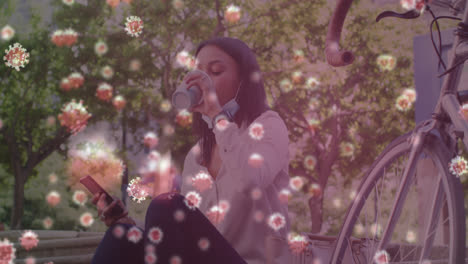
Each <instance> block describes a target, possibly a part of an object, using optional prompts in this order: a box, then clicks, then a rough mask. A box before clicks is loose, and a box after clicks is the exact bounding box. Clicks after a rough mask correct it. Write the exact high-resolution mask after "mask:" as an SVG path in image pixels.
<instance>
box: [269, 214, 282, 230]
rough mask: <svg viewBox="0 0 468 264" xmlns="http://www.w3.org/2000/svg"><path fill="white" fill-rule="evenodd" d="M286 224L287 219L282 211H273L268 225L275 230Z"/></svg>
mask: <svg viewBox="0 0 468 264" xmlns="http://www.w3.org/2000/svg"><path fill="white" fill-rule="evenodd" d="M285 225H286V219H285V218H284V216H283V215H281V214H280V213H273V214H272V215H270V217H269V218H268V226H270V228H272V229H273V230H275V231H278V230H280V229H281V228H283V227H284V226H285Z"/></svg>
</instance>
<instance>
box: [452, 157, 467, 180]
mask: <svg viewBox="0 0 468 264" xmlns="http://www.w3.org/2000/svg"><path fill="white" fill-rule="evenodd" d="M467 167H468V163H467V162H466V160H465V159H464V158H463V157H461V156H456V157H455V158H453V159H452V160H451V161H450V163H449V170H450V172H451V173H452V174H453V175H455V176H457V177H460V176H461V175H463V174H465V173H467Z"/></svg>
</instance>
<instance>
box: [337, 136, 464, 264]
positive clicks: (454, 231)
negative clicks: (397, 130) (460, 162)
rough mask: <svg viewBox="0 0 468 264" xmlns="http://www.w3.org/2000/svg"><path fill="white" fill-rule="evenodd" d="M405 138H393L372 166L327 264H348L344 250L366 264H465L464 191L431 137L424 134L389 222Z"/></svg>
mask: <svg viewBox="0 0 468 264" xmlns="http://www.w3.org/2000/svg"><path fill="white" fill-rule="evenodd" d="M410 136H411V133H407V134H405V135H403V136H400V137H399V138H397V139H396V140H394V141H393V142H392V143H391V144H390V145H389V146H388V147H387V148H386V149H385V150H384V151H383V153H382V154H381V155H380V156H379V157H378V158H377V160H376V161H375V162H374V164H373V165H372V166H371V168H370V170H369V172H368V173H367V174H366V177H365V178H364V179H363V181H362V182H361V185H360V187H359V190H358V191H357V195H356V197H355V200H354V201H353V203H352V204H351V206H350V208H349V209H348V212H347V215H346V217H345V221H344V223H343V226H342V228H341V231H340V234H339V236H338V238H337V241H336V246H335V249H334V252H333V255H332V260H331V262H330V263H333V264H335V263H336V264H341V263H342V262H343V263H347V262H346V261H345V260H343V256H344V253H345V251H347V250H351V251H352V252H353V256H357V255H359V258H360V259H361V260H362V259H365V260H366V262H365V263H424V264H425V263H431V264H435V263H449V264H452V263H465V259H464V258H465V239H466V238H465V235H466V234H465V217H464V215H465V213H464V204H463V201H464V198H463V188H462V185H461V183H460V180H459V179H458V178H456V177H455V176H454V175H452V174H451V173H450V172H449V169H448V167H449V166H448V164H449V162H450V159H451V158H452V156H453V155H451V153H449V151H448V149H447V148H446V146H445V145H443V144H442V142H441V141H440V140H439V139H438V138H437V137H436V136H434V135H432V134H428V135H427V137H426V139H425V142H424V145H423V146H422V152H421V155H420V156H419V157H416V160H415V162H417V163H416V164H415V166H416V167H415V169H414V170H412V171H411V170H410V175H409V176H410V177H409V181H408V182H407V188H406V191H402V193H403V192H404V193H405V194H406V195H403V197H404V198H403V199H402V201H403V202H402V203H400V204H401V206H397V207H396V209H397V210H399V212H400V213H399V214H397V215H398V216H397V217H394V218H393V220H392V221H390V220H389V219H390V218H391V215H392V214H391V212H392V208H393V206H394V200H395V199H396V198H395V196H396V195H397V194H398V190H399V187H400V186H399V185H400V182H401V181H402V178H403V172H404V171H405V168H406V167H407V166H409V165H410V164H409V162H408V161H409V156H410V155H409V154H410V151H411V145H410V143H409V141H408V138H409V137H410ZM411 172H412V173H411ZM433 208H434V209H433ZM395 211H396V210H395ZM389 223H390V226H391V228H388V227H389V225H388V224H389ZM386 229H388V230H386ZM384 234H386V239H383V235H384ZM356 238H357V239H358V240H356ZM350 241H358V243H357V244H358V247H355V246H351V247H350V245H354V243H351V242H350ZM381 242H382V243H381ZM379 244H382V245H380V248H379ZM348 247H350V248H348ZM379 260H380V261H382V262H379ZM385 260H386V261H387V262H384V261H385ZM355 262H356V263H361V262H358V261H357V260H355Z"/></svg>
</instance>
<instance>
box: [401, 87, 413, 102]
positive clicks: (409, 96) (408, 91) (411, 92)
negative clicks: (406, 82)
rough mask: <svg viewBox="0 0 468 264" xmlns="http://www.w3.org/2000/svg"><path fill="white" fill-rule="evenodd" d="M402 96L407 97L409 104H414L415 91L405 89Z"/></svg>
mask: <svg viewBox="0 0 468 264" xmlns="http://www.w3.org/2000/svg"><path fill="white" fill-rule="evenodd" d="M403 94H404V95H406V97H408V99H409V101H410V102H411V103H414V102H415V101H416V91H415V90H414V89H412V88H407V89H405V90H404V91H403Z"/></svg>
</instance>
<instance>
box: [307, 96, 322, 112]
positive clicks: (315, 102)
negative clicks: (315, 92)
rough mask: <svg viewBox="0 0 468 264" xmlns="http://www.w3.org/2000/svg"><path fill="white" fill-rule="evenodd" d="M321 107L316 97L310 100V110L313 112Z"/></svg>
mask: <svg viewBox="0 0 468 264" xmlns="http://www.w3.org/2000/svg"><path fill="white" fill-rule="evenodd" d="M319 105H320V101H319V99H317V98H315V97H312V98H310V100H309V109H310V110H312V111H314V110H317V108H318V107H319Z"/></svg>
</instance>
